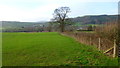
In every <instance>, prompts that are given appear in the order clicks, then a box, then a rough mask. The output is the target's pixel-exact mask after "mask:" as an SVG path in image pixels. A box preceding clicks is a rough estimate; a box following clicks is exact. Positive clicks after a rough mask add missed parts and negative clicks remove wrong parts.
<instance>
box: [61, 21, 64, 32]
mask: <svg viewBox="0 0 120 68" xmlns="http://www.w3.org/2000/svg"><path fill="white" fill-rule="evenodd" d="M61 32H64V22H62V23H61Z"/></svg>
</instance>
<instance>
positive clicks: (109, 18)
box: [70, 15, 117, 25]
mask: <svg viewBox="0 0 120 68" xmlns="http://www.w3.org/2000/svg"><path fill="white" fill-rule="evenodd" d="M70 20H71V21H72V22H76V23H77V24H78V23H79V24H81V25H85V24H104V23H106V22H114V21H116V20H117V15H89V16H83V17H76V18H70Z"/></svg>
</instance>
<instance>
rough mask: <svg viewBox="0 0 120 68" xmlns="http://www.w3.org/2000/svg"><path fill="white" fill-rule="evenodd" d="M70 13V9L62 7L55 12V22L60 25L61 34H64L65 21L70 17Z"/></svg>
mask: <svg viewBox="0 0 120 68" xmlns="http://www.w3.org/2000/svg"><path fill="white" fill-rule="evenodd" d="M69 12H70V8H69V7H60V8H57V9H55V10H54V14H53V15H54V20H55V21H57V22H58V23H59V24H60V28H61V32H64V28H65V19H66V18H67V17H68V16H67V14H68V13H69Z"/></svg>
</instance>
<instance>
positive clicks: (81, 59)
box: [2, 32, 118, 66]
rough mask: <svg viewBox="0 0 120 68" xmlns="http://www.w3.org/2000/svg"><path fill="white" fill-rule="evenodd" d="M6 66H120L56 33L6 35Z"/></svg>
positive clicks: (4, 48)
mask: <svg viewBox="0 0 120 68" xmlns="http://www.w3.org/2000/svg"><path fill="white" fill-rule="evenodd" d="M2 40H3V56H2V57H3V66H117V65H118V63H117V62H118V60H117V58H114V59H113V58H109V57H107V56H105V55H103V54H102V53H101V52H99V51H98V50H97V49H96V48H94V47H92V46H88V45H84V44H80V43H78V42H77V41H75V40H74V39H72V38H69V37H66V36H62V35H60V34H59V33H56V32H50V33H49V32H44V33H3V38H2Z"/></svg>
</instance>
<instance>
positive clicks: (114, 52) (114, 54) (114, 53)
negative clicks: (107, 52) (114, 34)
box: [113, 39, 117, 57]
mask: <svg viewBox="0 0 120 68" xmlns="http://www.w3.org/2000/svg"><path fill="white" fill-rule="evenodd" d="M116 48H117V47H116V39H114V51H113V57H116Z"/></svg>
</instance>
